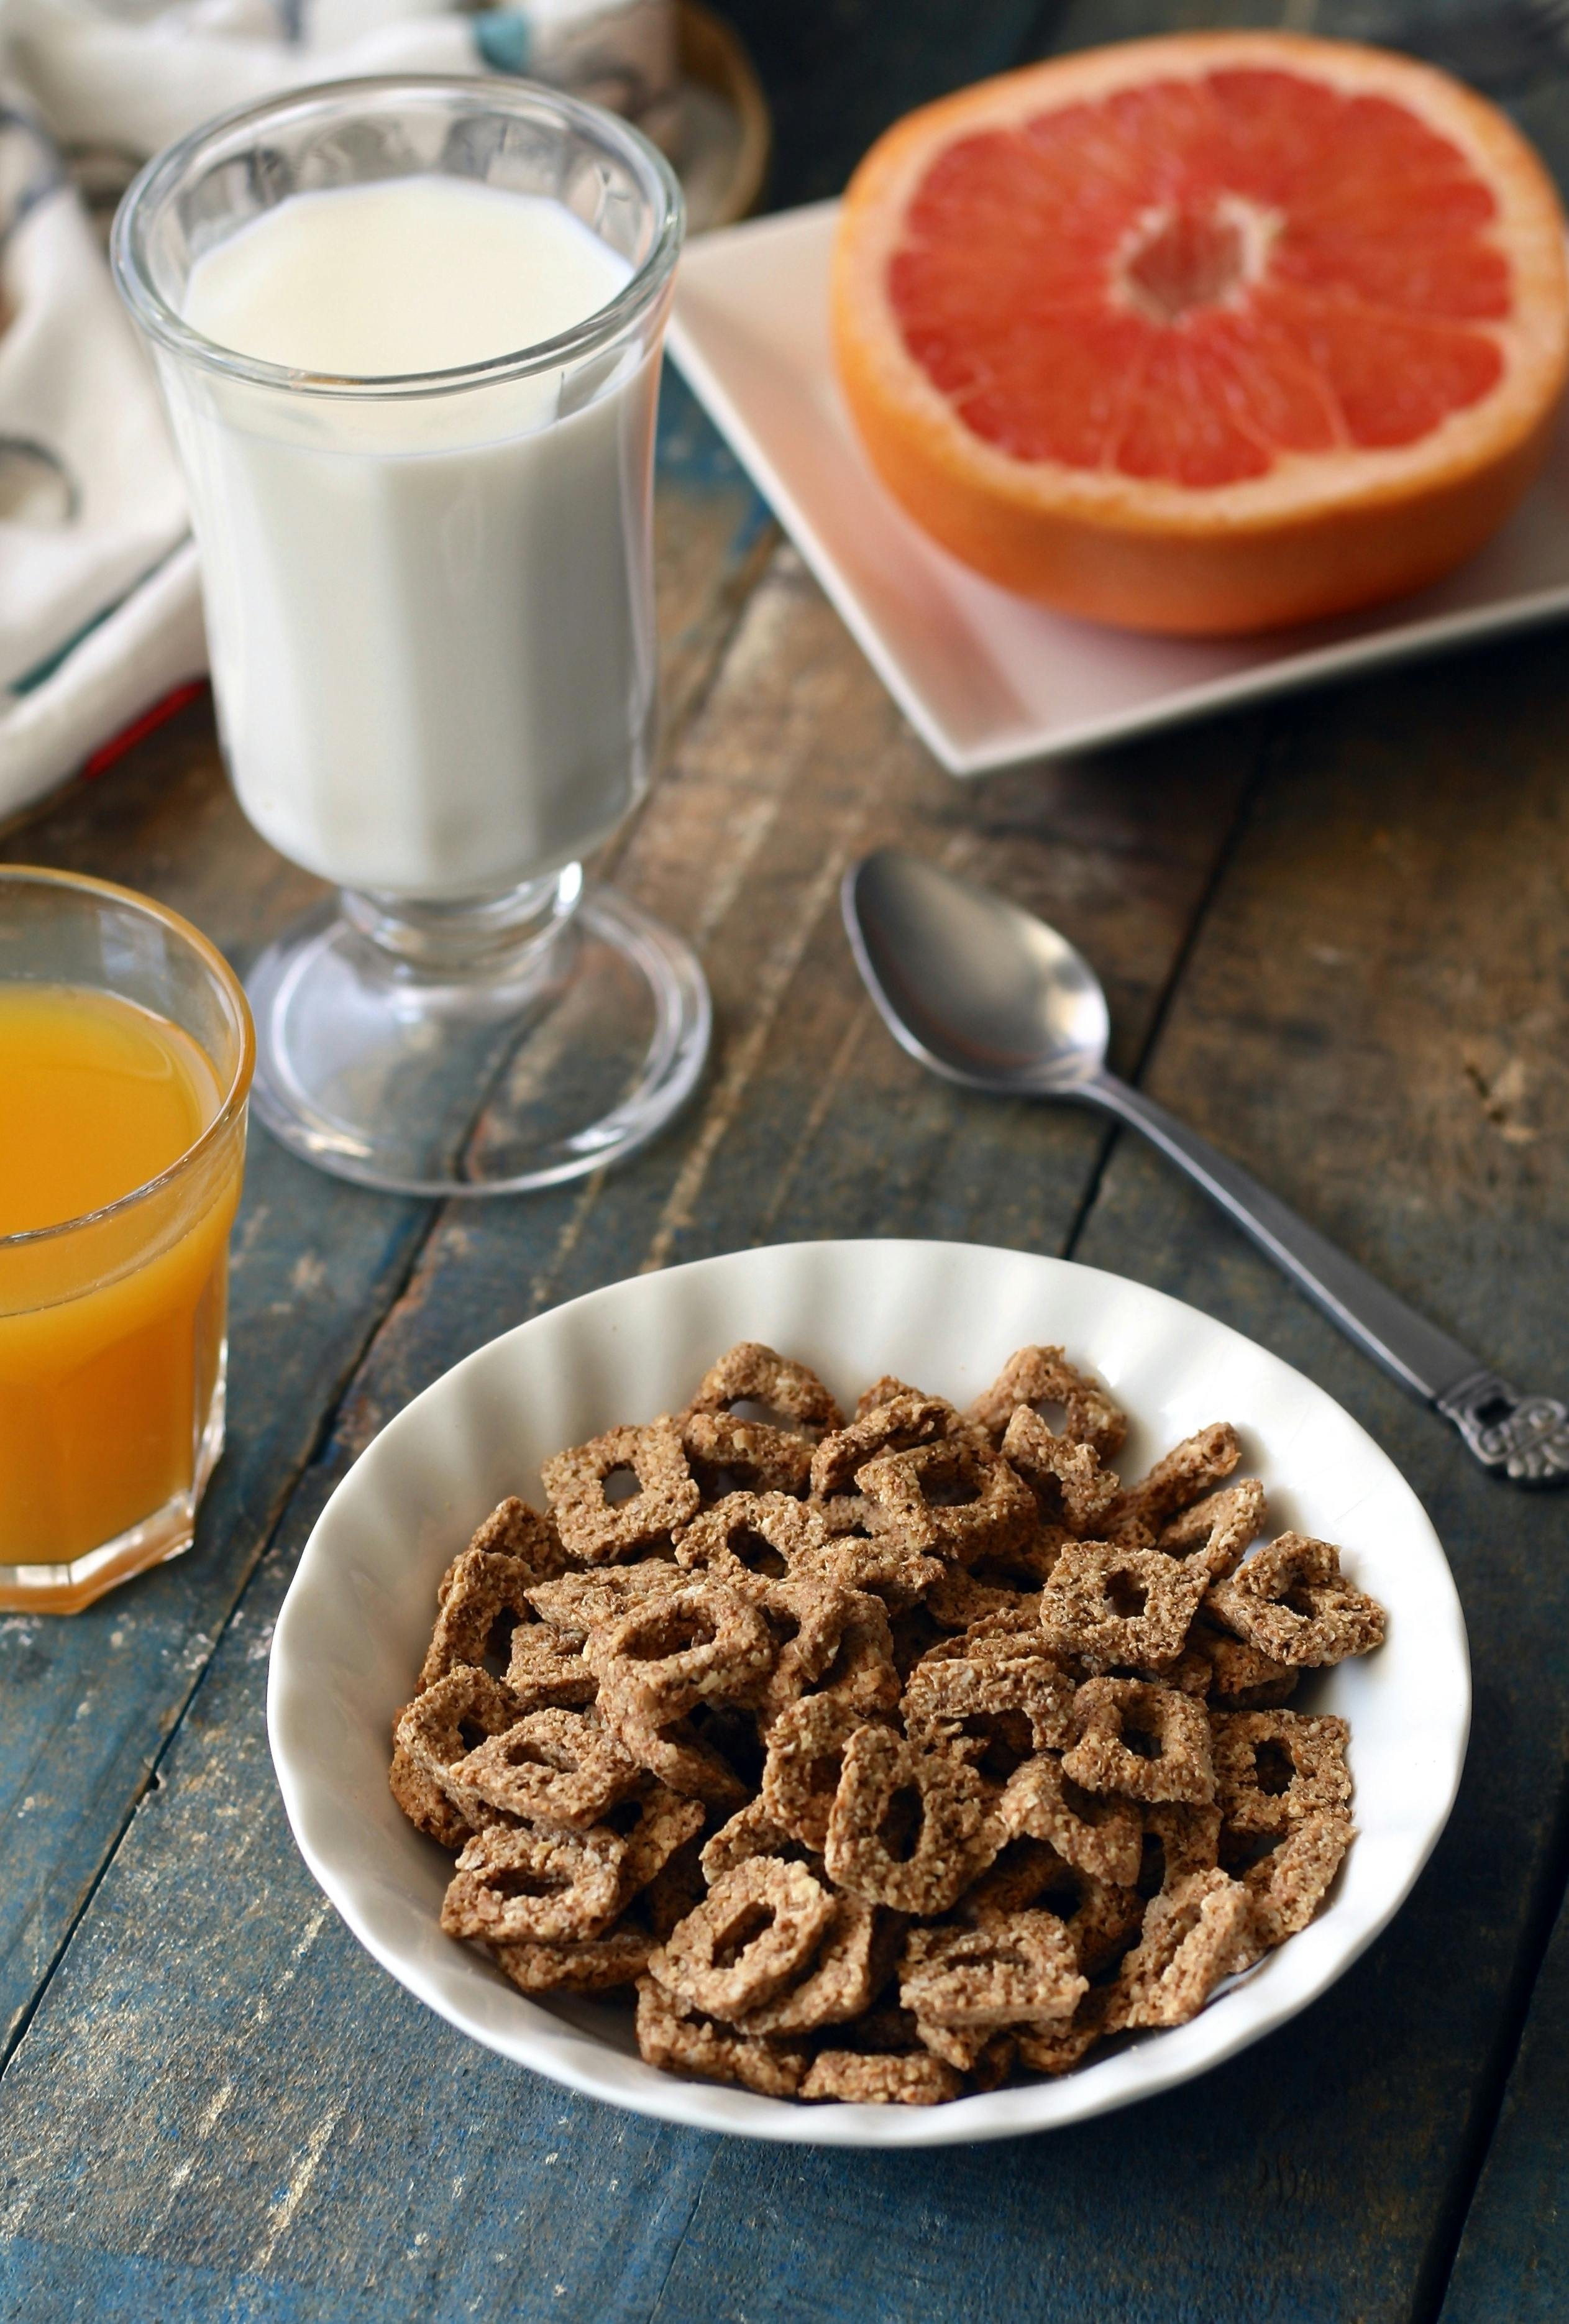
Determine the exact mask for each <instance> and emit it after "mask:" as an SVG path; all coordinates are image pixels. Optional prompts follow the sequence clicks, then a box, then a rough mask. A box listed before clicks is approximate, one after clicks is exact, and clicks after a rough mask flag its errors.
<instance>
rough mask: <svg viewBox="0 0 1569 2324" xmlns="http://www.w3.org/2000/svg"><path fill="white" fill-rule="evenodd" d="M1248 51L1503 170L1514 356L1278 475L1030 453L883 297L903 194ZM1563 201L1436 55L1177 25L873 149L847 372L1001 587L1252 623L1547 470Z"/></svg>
mask: <svg viewBox="0 0 1569 2324" xmlns="http://www.w3.org/2000/svg"><path fill="white" fill-rule="evenodd" d="M1248 67H1256V68H1263V69H1275V70H1281V69H1284V70H1286V71H1289V72H1296V73H1300V74H1302V75H1303V76H1304V77H1306V78H1312V79H1317V80H1319V81H1320V82H1323V83H1326V84H1327V85H1329V86H1330V87H1332V88H1337V89H1339V90H1342V91H1343V92H1344V93H1345V94H1347V95H1351V96H1359V97H1361V96H1368V95H1374V96H1386V97H1389V98H1392V99H1393V100H1394V101H1395V102H1396V103H1398V104H1399V105H1401V106H1405V107H1406V108H1407V109H1408V110H1410V111H1412V112H1414V113H1416V114H1417V116H1418V118H1419V119H1421V120H1422V121H1423V122H1425V123H1426V124H1427V125H1428V126H1429V127H1430V128H1432V129H1434V130H1435V131H1437V132H1438V134H1441V135H1443V136H1444V137H1446V138H1448V139H1450V140H1451V141H1452V142H1453V143H1454V145H1455V146H1456V147H1457V148H1458V150H1459V152H1461V154H1462V155H1463V157H1464V159H1465V161H1466V162H1467V163H1468V164H1469V165H1470V167H1471V168H1472V170H1474V171H1475V172H1476V174H1477V175H1478V176H1479V177H1480V178H1481V179H1482V180H1484V182H1485V183H1486V184H1487V186H1488V187H1489V188H1490V189H1491V192H1492V194H1493V197H1494V200H1495V203H1496V205H1497V212H1496V216H1495V217H1494V219H1493V221H1492V222H1491V226H1490V228H1489V229H1488V231H1489V233H1490V234H1491V235H1492V236H1493V237H1494V238H1495V239H1496V241H1497V243H1498V244H1499V246H1500V248H1501V249H1502V250H1503V251H1504V252H1505V254H1506V255H1507V257H1508V260H1509V267H1510V274H1511V282H1512V291H1513V298H1512V304H1511V310H1510V312H1509V315H1508V316H1507V317H1505V318H1500V319H1499V320H1497V321H1491V322H1488V323H1486V324H1485V325H1472V326H1471V327H1472V328H1482V329H1485V330H1486V331H1487V332H1488V334H1489V335H1490V336H1491V337H1493V338H1494V339H1495V340H1496V342H1497V343H1498V345H1499V346H1500V352H1501V354H1502V355H1503V359H1504V360H1503V370H1502V374H1501V376H1500V379H1499V381H1498V383H1497V384H1496V385H1495V386H1494V387H1493V388H1492V389H1491V390H1490V391H1489V392H1487V393H1486V394H1485V395H1483V396H1482V397H1481V400H1480V401H1476V402H1473V403H1471V404H1469V405H1467V406H1465V407H1464V408H1463V409H1460V410H1453V411H1450V412H1449V413H1448V414H1447V415H1446V416H1445V417H1444V419H1443V420H1440V421H1439V422H1438V424H1437V425H1436V426H1435V427H1434V428H1433V429H1430V430H1429V432H1428V433H1426V435H1424V436H1422V437H1420V438H1418V439H1417V441H1416V442H1415V443H1411V444H1407V445H1401V446H1398V447H1391V448H1387V449H1384V448H1360V447H1359V448H1355V449H1353V450H1349V451H1348V450H1346V449H1345V448H1343V447H1337V448H1336V449H1334V450H1333V451H1331V452H1328V453H1318V452H1290V451H1280V452H1278V454H1277V456H1276V457H1275V458H1274V461H1273V463H1272V465H1271V466H1270V467H1269V471H1268V473H1267V474H1265V475H1259V476H1253V477H1248V478H1245V479H1243V480H1241V481H1240V482H1236V483H1232V484H1221V485H1213V486H1205V487H1203V488H1198V489H1195V488H1194V487H1191V486H1188V485H1185V484H1175V483H1168V482H1166V481H1164V480H1162V479H1160V478H1149V477H1131V476H1128V475H1123V474H1122V473H1121V472H1120V471H1118V470H1116V469H1108V468H1076V467H1069V466H1065V465H1063V464H1062V463H1059V462H1057V461H1053V460H1039V461H1024V460H1020V459H1018V458H1014V457H1011V456H1010V455H1008V454H1007V453H1005V452H1003V451H1000V450H999V449H997V448H996V447H994V446H993V445H992V444H990V443H988V442H987V441H986V440H985V439H984V438H983V437H981V436H979V435H977V434H976V433H974V431H973V430H972V429H970V428H969V427H968V426H966V424H965V423H964V420H961V418H960V417H959V416H958V413H957V412H956V411H955V408H954V406H953V404H952V403H951V402H950V401H948V400H947V399H946V397H945V396H944V395H943V394H942V393H941V392H939V390H938V389H937V386H936V385H935V384H934V383H933V382H932V380H931V379H930V378H929V377H928V374H927V373H926V372H925V371H924V370H923V369H922V367H921V366H920V364H918V363H917V361H916V360H915V359H914V357H913V356H912V355H910V354H909V351H908V349H907V347H906V346H905V342H904V337H903V334H902V331H901V328H900V322H899V319H898V318H897V316H896V315H895V314H894V312H893V309H892V308H891V303H890V299H889V293H888V278H889V270H890V263H891V260H892V258H893V256H894V254H895V252H896V250H897V249H898V248H899V246H900V236H901V233H902V231H903V225H904V219H905V214H906V211H907V209H908V208H909V203H910V200H911V198H912V197H913V196H914V194H915V193H916V190H917V189H918V186H919V185H920V183H921V181H922V180H923V179H924V177H925V176H926V174H927V172H928V171H929V170H930V168H931V166H932V164H933V162H934V161H935V159H936V158H937V155H938V154H939V153H941V152H943V151H944V150H945V149H946V147H948V146H949V145H950V144H952V143H955V141H956V140H958V139H959V138H961V137H964V136H966V135H968V134H973V133H974V132H976V131H979V130H983V129H992V128H996V127H999V126H1001V127H1007V126H1009V125H1011V124H1014V123H1022V122H1024V121H1027V120H1029V119H1031V118H1034V117H1036V116H1038V115H1041V114H1042V113H1046V112H1050V111H1053V110H1055V109H1057V107H1058V106H1067V105H1073V104H1078V103H1081V102H1085V101H1088V102H1094V101H1095V100H1096V99H1099V98H1103V97H1108V96H1110V95H1112V93H1114V92H1115V91H1117V90H1119V89H1123V88H1134V87H1140V86H1143V85H1147V84H1148V83H1149V82H1150V81H1151V80H1154V79H1160V80H1172V79H1177V78H1182V77H1184V76H1190V77H1192V78H1201V77H1203V76H1204V75H1207V74H1209V73H1212V72H1214V71H1215V70H1217V69H1232V68H1240V69H1246V68H1248ZM1564 232H1565V228H1564V215H1563V211H1562V208H1561V207H1560V205H1559V201H1558V197H1557V193H1556V190H1555V188H1554V186H1553V184H1552V181H1551V180H1549V178H1548V177H1547V175H1546V171H1544V169H1543V168H1542V165H1541V163H1540V162H1539V161H1538V160H1537V156H1536V154H1535V153H1534V152H1533V151H1532V149H1531V148H1530V146H1529V145H1528V144H1527V143H1526V141H1525V139H1524V138H1523V137H1521V136H1520V134H1519V133H1518V131H1517V130H1516V129H1515V128H1514V127H1513V126H1512V125H1511V124H1510V123H1509V121H1508V120H1507V119H1506V118H1505V117H1504V115H1502V114H1500V112H1498V111H1497V110H1496V108H1495V107H1493V106H1491V105H1489V104H1487V103H1486V102H1485V101H1484V100H1483V99H1481V98H1480V97H1475V96H1473V95H1472V93H1471V92H1470V91H1469V90H1468V89H1466V88H1463V87H1462V86H1461V84H1460V83H1459V82H1457V81H1454V80H1452V79H1451V78H1449V77H1448V76H1447V75H1446V74H1444V73H1441V72H1438V71H1435V70H1434V69H1432V68H1431V67H1428V66H1425V65H1421V64H1417V63H1416V62H1414V61H1413V60H1410V59H1408V58H1406V57H1400V56H1395V55H1392V54H1389V53H1387V52H1385V51H1380V50H1375V49H1368V48H1362V47H1359V46H1354V45H1352V44H1350V43H1345V42H1329V41H1319V40H1315V39H1311V38H1306V37H1303V36H1297V35H1292V34H1287V33H1262V34H1246V33H1240V34H1231V33H1208V34H1205V33H1195V34H1178V35H1175V36H1168V37H1167V38H1162V39H1158V40H1152V41H1137V42H1126V43H1123V44H1121V45H1119V46H1117V47H1113V48H1109V49H1102V50H1095V51H1088V52H1086V53H1084V54H1081V55H1077V56H1070V57H1067V58H1063V59H1059V60H1053V61H1052V62H1050V63H1049V64H1047V65H1044V66H1031V67H1027V68H1025V69H1023V70H1021V71H1020V72H1016V73H1011V74H1007V75H1004V76H1002V77H1001V78H999V79H996V80H992V81H988V82H983V83H982V84H981V85H980V86H979V87H977V88H972V89H967V90H964V91H962V92H961V93H959V94H958V95H957V96H955V97H946V98H943V99H941V100H939V101H938V102H937V104H935V105H930V106H924V107H923V108H921V110H920V111H918V112H917V113H914V114H911V115H908V116H907V117H906V118H905V119H904V120H903V121H902V122H900V123H899V124H896V125H895V127H894V128H892V129H891V130H890V131H889V132H888V133H887V134H886V135H885V136H884V137H882V138H881V140H880V141H879V143H877V144H876V145H875V146H874V147H873V148H872V152H870V153H869V154H868V156H867V157H866V159H865V161H863V163H862V165H861V167H860V169H859V170H858V171H856V173H855V176H854V179H853V180H852V181H851V184H850V188H849V189H848V192H847V193H846V196H845V199H844V211H843V215H842V218H841V223H840V227H839V233H838V237H837V243H836V247H835V268H834V283H833V329H834V343H835V357H836V362H837V366H838V371H839V376H840V382H841V384H842V387H843V389H844V394H845V398H846V401H847V402H848V404H849V407H850V410H851V414H852V417H853V419H854V421H855V424H856V427H857V430H858V432H859V434H860V437H861V439H862V441H863V445H864V447H865V449H866V451H867V454H868V456H869V457H870V459H871V461H872V466H874V468H875V469H876V470H877V472H878V474H879V475H881V478H882V480H883V482H884V484H886V485H887V486H888V488H889V489H890V490H891V492H892V493H893V494H894V496H895V498H896V499H897V500H899V501H900V503H902V504H903V506H904V507H905V508H906V509H907V510H908V512H909V513H910V514H911V515H912V516H913V517H914V518H915V519H916V521H918V523H919V524H920V525H921V526H922V527H923V529H924V530H927V531H928V533H929V534H930V535H932V536H933V537H934V538H935V539H937V540H938V541H939V542H940V543H941V544H942V545H943V546H944V547H946V548H947V549H950V550H951V551H952V552H953V553H954V554H955V555H956V556H958V557H959V558H962V559H964V562H966V563H967V564H969V565H971V566H973V567H976V568H977V569H979V570H980V571H982V572H983V573H984V574H986V575H987V576H989V577H990V578H992V579H993V580H995V581H998V582H1000V583H1001V584H1002V586H1005V587H1008V588H1011V589H1013V590H1016V591H1019V592H1020V593H1022V594H1024V595H1030V596H1035V597H1038V598H1040V599H1042V600H1043V601H1044V602H1046V603H1048V604H1055V605H1057V606H1058V607H1059V608H1060V609H1062V610H1065V611H1068V612H1072V613H1082V614H1085V615H1087V616H1089V617H1091V618H1094V619H1101V620H1105V621H1109V622H1117V623H1121V624H1124V625H1126V626H1130V627H1134V628H1148V629H1154V630H1161V631H1166V632H1174V633H1181V632H1186V633H1190V634H1204V633H1235V632H1245V631H1249V630H1257V629H1266V628H1272V627H1278V626H1280V625H1282V624H1285V623H1291V622H1302V621H1306V620H1310V619H1313V618H1315V617H1317V616H1320V615H1324V614H1328V613H1337V612H1345V611H1350V610H1352V609H1353V608H1355V607H1357V606H1360V605H1364V604H1371V603H1375V602H1378V601H1379V600H1380V599H1382V598H1385V597H1389V596H1391V595H1398V594H1400V593H1401V592H1403V591H1406V590H1409V589H1413V588H1416V587H1419V586H1422V585H1424V584H1425V583H1426V582H1429V581H1432V580H1435V579H1436V578H1437V577H1439V576H1440V575H1442V574H1444V573H1445V572H1448V571H1449V570H1451V569H1452V568H1453V567H1454V566H1455V565H1456V564H1458V563H1459V562H1460V561H1461V560H1462V559H1463V558H1465V557H1466V556H1469V555H1470V554H1471V553H1472V551H1473V550H1474V549H1476V548H1478V547H1480V546H1481V542H1482V541H1484V540H1485V539H1487V538H1488V537H1489V536H1490V535H1491V533H1492V532H1493V531H1494V530H1496V529H1497V527H1498V526H1499V525H1500V523H1501V522H1502V521H1503V520H1504V519H1505V518H1506V517H1507V516H1508V514H1509V512H1510V510H1511V509H1512V508H1513V507H1514V506H1515V504H1516V503H1517V502H1518V499H1519V497H1520V495H1521V494H1522V493H1524V492H1525V491H1526V489H1527V487H1528V485H1529V484H1530V482H1531V480H1532V478H1533V477H1534V476H1535V475H1536V474H1537V471H1538V470H1539V468H1540V466H1541V464H1542V461H1543V459H1544V458H1545V457H1546V451H1547V448H1548V446H1549V444H1550V442H1551V439H1552V434H1553V429H1554V424H1555V417H1556V411H1557V406H1558V404H1559V402H1560V401H1561V399H1562V396H1563V392H1564V382H1565V377H1566V375H1569V273H1566V269H1565V261H1564Z"/></svg>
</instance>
